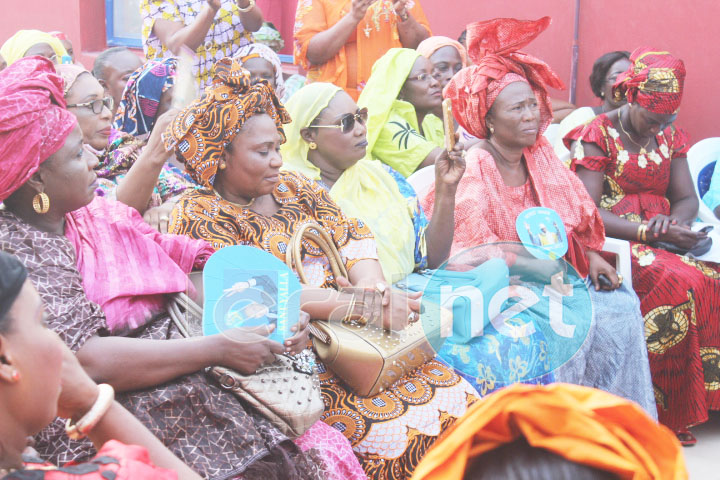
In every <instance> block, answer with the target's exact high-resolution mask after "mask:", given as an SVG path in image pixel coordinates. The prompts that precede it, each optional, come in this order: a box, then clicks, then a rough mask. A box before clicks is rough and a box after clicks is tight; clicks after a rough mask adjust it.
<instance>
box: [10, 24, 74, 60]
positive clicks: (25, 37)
mask: <svg viewBox="0 0 720 480" xmlns="http://www.w3.org/2000/svg"><path fill="white" fill-rule="evenodd" d="M38 43H47V44H48V45H50V47H51V48H52V49H53V51H54V52H55V55H57V57H58V61H60V59H62V57H64V56H65V55H67V51H66V50H65V47H63V45H62V43H60V40H58V39H57V38H55V37H53V36H52V35H50V34H49V33H45V32H41V31H40V30H18V32H17V33H16V34H15V35H13V36H12V37H10V38H8V40H7V41H6V42H5V43H4V44H3V46H2V47H0V54H2V56H3V58H4V59H5V61H6V62H7V64H8V67H9V66H10V65H12V64H13V63H15V62H17V61H18V60H20V59H21V58H23V57H24V56H25V54H26V53H27V51H28V50H30V47H33V46H35V45H37V44H38Z"/></svg>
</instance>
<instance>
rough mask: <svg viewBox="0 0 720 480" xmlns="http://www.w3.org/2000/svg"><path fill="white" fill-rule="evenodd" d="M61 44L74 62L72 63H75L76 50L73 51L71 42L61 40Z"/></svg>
mask: <svg viewBox="0 0 720 480" xmlns="http://www.w3.org/2000/svg"><path fill="white" fill-rule="evenodd" d="M60 43H62V46H63V47H65V51H66V52H67V54H68V56H69V57H70V59H71V60H72V63H75V49H73V45H72V43H70V40H68V39H64V40H60Z"/></svg>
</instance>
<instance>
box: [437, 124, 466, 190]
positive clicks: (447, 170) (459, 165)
mask: <svg viewBox="0 0 720 480" xmlns="http://www.w3.org/2000/svg"><path fill="white" fill-rule="evenodd" d="M455 138H456V140H457V134H455ZM463 173H465V147H464V146H463V144H462V143H459V142H457V143H455V146H454V147H453V149H452V151H450V152H448V151H447V150H443V151H442V153H440V155H438V157H437V158H436V159H435V185H436V186H437V190H438V191H443V190H444V189H443V188H442V187H445V189H447V190H449V191H450V192H452V194H453V195H454V194H455V191H456V190H457V186H458V183H460V179H461V178H462V176H463Z"/></svg>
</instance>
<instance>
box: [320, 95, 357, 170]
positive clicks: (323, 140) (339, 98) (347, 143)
mask: <svg viewBox="0 0 720 480" xmlns="http://www.w3.org/2000/svg"><path fill="white" fill-rule="evenodd" d="M359 111H360V109H359V108H358V106H357V104H356V103H355V102H354V101H353V99H352V97H351V96H350V95H348V94H347V93H346V92H344V91H342V92H338V93H337V94H336V95H335V97H334V98H333V99H332V100H331V101H330V103H329V104H328V107H327V108H326V109H325V110H323V112H322V113H321V114H320V115H319V116H318V117H317V118H316V119H315V121H314V122H313V125H340V124H341V121H342V119H343V117H347V116H351V115H356V114H357V113H358V112H359ZM309 130H310V132H312V134H311V136H312V141H314V142H315V143H316V144H317V150H315V151H316V152H317V153H318V155H320V156H321V157H322V158H323V159H325V160H326V161H327V162H329V163H331V164H332V166H334V167H335V168H337V169H338V170H346V169H348V168H350V167H352V166H353V165H355V164H356V163H357V162H358V160H361V159H362V158H364V157H365V153H366V150H367V146H368V141H367V127H366V126H365V124H364V123H363V122H360V121H357V119H356V120H355V123H354V125H353V127H352V129H351V130H350V131H349V132H347V133H344V132H343V129H342V128H314V129H309Z"/></svg>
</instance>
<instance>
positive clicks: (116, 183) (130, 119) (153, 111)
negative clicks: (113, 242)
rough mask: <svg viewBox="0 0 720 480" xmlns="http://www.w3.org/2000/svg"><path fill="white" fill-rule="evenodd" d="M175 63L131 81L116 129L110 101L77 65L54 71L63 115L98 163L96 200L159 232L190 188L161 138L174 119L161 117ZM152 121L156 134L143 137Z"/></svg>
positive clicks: (152, 67)
mask: <svg viewBox="0 0 720 480" xmlns="http://www.w3.org/2000/svg"><path fill="white" fill-rule="evenodd" d="M175 63H176V62H175V60H174V59H171V60H165V61H163V62H162V63H160V62H154V61H151V62H148V63H147V64H145V66H143V68H142V69H140V70H138V71H137V72H135V74H133V76H131V79H130V81H129V82H128V85H127V88H126V89H125V92H124V94H123V101H122V102H121V105H120V108H119V109H118V124H119V127H120V129H119V130H113V129H112V127H111V123H110V122H111V118H110V112H111V111H112V97H105V96H104V89H103V87H102V86H101V85H100V83H99V82H98V81H97V79H96V78H95V77H93V76H92V74H90V72H88V71H87V70H85V69H84V68H82V67H80V66H77V65H58V66H57V67H56V69H57V71H58V73H60V75H62V77H63V80H64V81H65V100H66V101H67V103H68V110H70V111H71V112H72V113H73V114H75V116H76V117H77V119H78V123H79V125H80V128H81V129H82V131H83V139H84V142H85V144H86V145H87V146H88V147H89V148H90V149H91V151H92V152H93V153H94V154H95V155H96V156H97V157H98V160H99V163H98V165H97V167H96V168H95V171H96V173H97V175H98V187H97V190H96V193H97V195H99V196H105V197H108V198H111V199H115V200H118V201H120V202H122V203H124V204H125V205H128V206H130V207H133V208H135V209H136V210H137V211H138V212H140V213H141V214H144V217H145V219H146V220H147V221H148V223H150V224H151V225H152V226H153V227H155V228H156V229H158V230H160V231H163V232H167V223H168V218H169V214H170V211H172V208H173V206H174V205H175V201H176V200H177V196H178V195H179V194H180V193H182V192H184V191H185V190H186V189H188V188H193V187H194V185H193V183H192V182H191V181H190V180H189V179H187V178H186V177H185V176H184V175H183V174H182V172H181V171H180V170H179V169H178V168H177V167H174V166H173V165H172V164H170V162H169V160H168V159H169V157H170V156H171V154H170V153H168V152H166V151H165V149H164V148H163V145H162V140H161V137H160V135H161V133H162V131H163V129H164V127H165V126H166V125H168V124H169V122H170V120H171V118H172V116H173V115H174V113H173V112H170V113H169V114H168V115H165V116H164V117H163V116H162V115H160V114H161V113H162V112H166V111H167V110H168V109H169V108H170V104H171V101H172V78H173V76H174V65H175ZM158 115H160V117H159V118H158ZM157 122H159V128H158V132H157V133H156V134H155V135H152V134H150V135H148V133H149V132H151V130H152V128H153V126H154V125H155V123H157ZM123 129H125V130H126V131H125V132H124V131H123ZM143 137H145V138H143Z"/></svg>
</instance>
